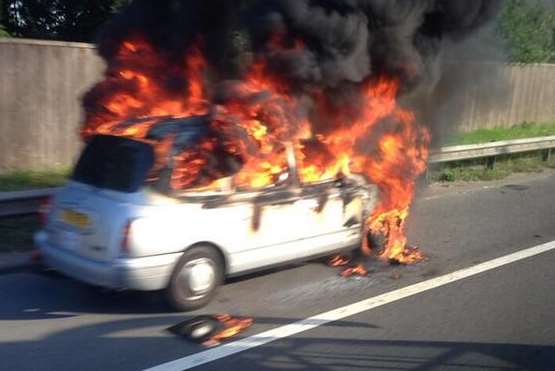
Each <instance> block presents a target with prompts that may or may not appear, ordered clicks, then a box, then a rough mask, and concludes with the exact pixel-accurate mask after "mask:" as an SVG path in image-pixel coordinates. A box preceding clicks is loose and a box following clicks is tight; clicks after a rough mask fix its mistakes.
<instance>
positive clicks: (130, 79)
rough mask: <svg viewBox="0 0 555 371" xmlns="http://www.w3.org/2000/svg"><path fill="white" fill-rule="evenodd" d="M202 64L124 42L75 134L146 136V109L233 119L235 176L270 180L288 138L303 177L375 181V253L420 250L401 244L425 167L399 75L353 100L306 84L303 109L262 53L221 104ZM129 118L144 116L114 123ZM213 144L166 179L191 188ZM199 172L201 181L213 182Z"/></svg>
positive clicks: (421, 136) (192, 55) (278, 42)
mask: <svg viewBox="0 0 555 371" xmlns="http://www.w3.org/2000/svg"><path fill="white" fill-rule="evenodd" d="M303 48H304V43H303V40H294V42H293V43H292V44H291V45H288V44H287V43H286V42H284V41H283V38H282V37H281V36H280V35H276V36H275V37H274V38H272V39H271V40H270V42H269V45H268V49H269V50H270V51H271V50H272V49H282V50H283V49H287V50H288V52H291V53H297V52H300V51H302V49H303ZM208 68H209V66H208V65H207V63H206V61H205V58H204V56H203V53H202V49H201V47H199V46H193V47H191V48H190V50H189V53H188V55H187V57H186V58H185V61H182V62H181V63H176V62H175V61H174V60H170V59H169V57H166V56H164V55H163V54H162V53H160V52H159V51H157V50H156V49H155V48H154V47H153V46H152V45H150V44H149V43H148V42H146V41H145V40H142V39H137V38H136V39H133V40H127V41H125V42H123V43H122V45H121V48H120V51H119V53H118V54H117V57H116V63H113V64H111V67H110V68H109V70H108V73H107V78H106V80H105V81H103V82H101V83H100V84H98V85H97V86H96V87H95V88H94V90H93V92H92V93H93V94H92V96H96V97H97V98H96V100H95V101H94V105H93V106H92V107H87V108H88V109H87V117H86V123H85V125H84V127H83V129H82V136H83V137H84V138H88V137H90V136H91V135H94V134H112V135H121V136H128V137H133V138H136V139H139V140H146V139H145V136H146V134H147V132H148V130H149V129H150V128H151V127H152V126H153V125H155V123H156V122H157V121H156V120H154V119H148V117H151V116H171V117H189V116H193V115H200V114H207V113H211V117H212V119H211V120H212V124H211V125H212V126H213V127H214V128H216V129H217V130H220V131H226V130H230V129H231V127H232V126H236V127H238V128H240V129H242V130H244V132H245V133H246V137H247V138H246V141H242V140H236V141H230V142H227V143H224V147H225V149H226V151H227V152H228V153H230V154H234V155H240V156H241V158H243V159H244V160H245V161H244V164H243V166H242V167H241V169H240V171H239V173H238V174H236V180H237V183H238V184H237V185H238V186H239V187H253V188H262V187H265V186H268V185H271V184H273V183H275V182H276V181H277V179H278V177H279V175H280V174H281V173H282V172H283V171H284V170H285V169H286V167H287V159H286V155H285V150H284V145H283V143H284V142H286V141H289V142H292V143H293V144H294V146H295V150H296V153H297V158H298V174H299V179H300V181H301V182H303V183H310V182H316V181H321V180H327V179H332V178H334V177H336V176H338V175H341V174H343V175H348V174H350V173H358V174H362V175H364V176H365V177H366V178H368V179H369V180H370V181H372V182H373V183H375V184H376V185H377V186H378V188H379V190H380V201H379V205H378V206H377V208H376V209H375V210H374V211H373V213H372V214H371V215H370V216H369V217H368V220H367V222H366V230H367V231H368V232H369V233H372V234H381V235H384V236H386V238H385V246H384V248H383V250H382V251H383V252H382V253H381V254H380V257H381V258H383V259H385V260H390V261H397V262H401V263H412V262H416V261H418V260H420V259H421V258H422V255H421V254H420V253H419V252H417V250H413V249H408V248H407V247H406V237H405V220H406V218H407V216H408V213H409V208H410V204H411V202H412V199H413V197H414V187H415V179H416V178H417V177H418V176H419V175H420V174H422V173H423V172H424V171H425V169H426V163H427V159H428V147H429V143H430V134H429V132H428V130H427V129H426V128H425V127H423V126H421V125H419V124H418V123H417V122H416V119H415V116H414V114H413V113H412V112H409V111H407V110H406V109H404V108H401V107H400V106H399V105H398V103H397V97H398V95H399V88H400V82H399V80H398V79H396V78H392V77H388V76H381V77H379V78H372V79H369V80H367V81H365V82H363V83H362V84H360V86H359V87H358V88H355V89H358V90H357V91H356V95H357V96H356V98H355V100H358V103H359V104H341V103H338V102H333V101H332V98H331V97H330V96H329V94H327V93H326V91H324V90H321V89H319V88H314V89H313V90H312V91H308V92H303V93H302V94H301V95H303V96H304V97H305V98H306V96H309V97H310V98H311V99H312V101H313V104H312V114H311V115H310V116H309V115H307V114H306V113H305V112H304V110H303V105H304V102H303V99H301V97H300V95H298V94H296V93H295V92H294V91H293V89H292V87H291V86H290V85H291V84H290V83H289V82H288V81H287V80H285V79H283V78H280V77H278V76H276V75H275V74H273V73H272V72H271V69H270V68H268V64H267V60H265V59H264V58H261V59H259V60H256V61H255V62H254V63H253V64H252V66H251V67H250V69H249V72H248V73H247V74H246V76H244V77H243V78H242V79H241V81H239V82H237V83H235V84H234V85H233V88H232V89H233V94H231V96H232V98H228V99H227V100H225V101H223V102H221V101H220V102H219V103H214V101H213V99H212V97H211V96H210V94H209V93H208V89H207V86H208V83H207V78H206V76H207V73H206V71H207V69H208ZM160 71H162V72H164V71H171V73H172V74H173V75H175V74H176V71H177V75H178V76H182V78H183V81H186V84H184V85H183V87H182V88H181V90H179V89H175V88H174V89H168V87H167V85H168V84H167V81H165V80H164V78H165V77H164V74H161V73H160ZM132 118H145V119H143V120H140V121H138V122H137V123H134V124H130V125H127V126H121V125H118V124H119V123H120V122H122V121H124V120H128V119H132ZM318 118H322V119H323V121H325V122H324V123H322V122H320V121H319V119H318ZM169 144H170V143H169V141H168V140H165V141H162V143H160V142H159V143H155V145H156V146H155V149H156V154H157V158H158V160H157V165H155V167H154V170H153V173H154V172H155V171H156V170H159V165H160V163H161V161H160V160H159V158H160V157H162V156H163V155H165V154H166V153H167V148H168V146H169ZM216 144H217V143H215V142H214V141H213V140H205V141H203V142H202V143H199V145H197V146H195V148H191V149H186V150H184V151H183V152H182V153H179V154H177V155H176V157H175V158H174V160H175V171H174V174H172V179H171V186H172V187H173V188H176V189H184V188H187V187H191V186H192V185H197V186H198V185H199V179H200V178H202V174H203V171H204V170H205V167H206V166H207V164H208V160H207V158H208V157H209V154H210V153H211V152H213V151H214V149H215V148H216ZM154 176H155V174H153V175H152V177H154ZM204 178H206V179H204ZM204 178H202V181H200V183H201V184H200V186H209V185H210V184H213V182H214V181H215V180H216V179H213V178H210V177H206V176H205V177H204ZM362 249H363V252H365V253H366V254H370V253H371V252H372V251H373V250H376V246H369V245H368V244H366V243H365V244H364V245H363V247H362Z"/></svg>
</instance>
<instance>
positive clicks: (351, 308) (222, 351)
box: [146, 241, 555, 371]
mask: <svg viewBox="0 0 555 371" xmlns="http://www.w3.org/2000/svg"><path fill="white" fill-rule="evenodd" d="M552 250H555V241H551V242H548V243H545V244H543V245H538V246H534V247H531V248H528V249H525V250H521V251H518V252H515V253H513V254H509V255H505V256H502V257H500V258H497V259H493V260H489V261H487V262H484V263H481V264H478V265H475V266H472V267H469V268H465V269H461V270H458V271H456V272H453V273H448V274H446V275H443V276H440V277H437V278H433V279H430V280H428V281H423V282H420V283H417V284H414V285H410V286H407V287H404V288H401V289H398V290H395V291H391V292H387V293H385V294H381V295H378V296H375V297H372V298H368V299H365V300H362V301H359V302H357V303H354V304H350V305H346V306H344V307H341V308H337V309H334V310H331V311H329V312H325V313H321V314H317V315H315V316H312V317H309V318H306V319H303V320H300V321H297V322H294V323H291V324H289V325H285V326H281V327H278V328H275V329H272V330H268V331H265V332H262V333H260V334H256V335H253V336H250V337H248V338H245V339H241V340H237V341H234V342H231V343H227V344H224V345H222V346H219V347H217V348H213V349H208V350H205V351H202V352H199V353H195V354H192V355H189V356H186V357H183V358H180V359H177V360H175V361H171V362H167V363H163V364H161V365H159V366H155V367H153V368H150V369H148V370H146V371H183V370H189V369H191V368H193V367H197V366H200V365H203V364H206V363H210V362H213V361H216V360H218V359H222V358H225V357H229V356H231V355H234V354H237V353H240V352H243V351H245V350H248V349H252V348H256V347H259V346H261V345H264V344H268V343H270V342H272V341H275V340H279V339H283V338H286V337H289V336H293V335H296V334H298V333H301V332H304V331H308V330H311V329H313V328H316V327H319V326H322V325H325V324H327V323H330V322H333V321H337V320H340V319H343V318H346V317H350V316H353V315H355V314H358V313H362V312H365V311H368V310H370V309H374V308H378V307H381V306H383V305H386V304H389V303H393V302H395V301H398V300H401V299H404V298H406V297H409V296H412V295H416V294H419V293H422V292H425V291H428V290H431V289H434V288H437V287H440V286H444V285H447V284H449V283H452V282H455V281H459V280H462V279H465V278H468V277H471V276H475V275H477V274H480V273H483V272H486V271H489V270H492V269H495V268H499V267H501V266H503V265H507V264H510V263H514V262H517V261H519V260H523V259H526V258H530V257H532V256H535V255H539V254H542V253H545V252H548V251H552Z"/></svg>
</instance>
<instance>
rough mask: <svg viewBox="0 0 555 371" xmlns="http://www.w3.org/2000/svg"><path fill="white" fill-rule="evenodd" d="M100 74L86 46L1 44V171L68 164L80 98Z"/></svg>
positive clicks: (13, 41)
mask: <svg viewBox="0 0 555 371" xmlns="http://www.w3.org/2000/svg"><path fill="white" fill-rule="evenodd" d="M103 70H104V65H103V62H102V60H101V59H100V57H98V56H97V55H96V52H95V49H94V47H93V46H92V45H90V44H81V43H65V42H51V41H48V42H45V41H36V40H21V39H0V171H6V170H13V169H41V168H52V167H57V166H67V165H70V164H72V163H73V161H74V160H75V156H76V154H77V152H78V151H79V148H80V141H79V137H78V128H79V124H80V122H81V121H82V109H81V103H80V98H81V96H82V95H83V94H84V93H85V92H86V91H87V90H88V89H89V88H90V87H91V86H92V85H93V84H94V83H95V82H96V81H98V80H99V79H100V78H101V76H102V73H103Z"/></svg>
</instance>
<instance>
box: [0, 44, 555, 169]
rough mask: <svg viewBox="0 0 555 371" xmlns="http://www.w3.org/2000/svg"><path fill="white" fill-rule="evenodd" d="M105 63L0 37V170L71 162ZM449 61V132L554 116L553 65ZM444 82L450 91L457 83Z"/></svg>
mask: <svg viewBox="0 0 555 371" xmlns="http://www.w3.org/2000/svg"><path fill="white" fill-rule="evenodd" d="M104 68H105V67H104V63H103V61H102V60H101V59H100V57H98V56H97V54H96V53H95V50H94V47H93V46H92V45H90V44H82V43H65V42H51V41H36V40H22V39H0V172H5V171H8V170H14V169H41V168H49V167H56V166H68V165H70V164H72V163H73V161H74V160H75V157H76V155H77V153H78V151H79V148H80V140H79V137H78V130H79V126H80V123H81V122H82V116H83V113H82V108H81V105H80V99H81V97H82V95H83V94H84V93H85V92H86V91H87V90H88V89H89V88H90V87H91V86H92V85H93V84H94V83H95V82H97V81H99V80H100V79H101V78H102V73H103V70H104ZM451 68H452V71H450V73H452V74H458V75H461V74H462V73H463V72H462V71H464V75H461V76H459V79H460V80H459V81H466V83H464V84H461V87H460V88H459V91H457V94H455V96H456V97H455V99H454V101H452V102H451V103H450V104H447V105H446V106H445V107H444V109H445V110H446V113H445V114H446V115H450V116H452V115H451V111H454V110H456V111H457V112H458V113H457V115H456V117H457V118H456V120H455V122H456V123H457V125H455V126H454V127H453V126H451V125H449V126H451V128H449V131H451V130H453V129H454V130H458V131H471V130H475V129H478V128H490V127H498V126H502V127H510V126H512V125H515V124H519V123H521V122H523V121H536V122H555V65H509V64H488V65H486V64H479V63H476V64H473V65H465V67H464V68H460V66H452V67H451ZM468 81H472V82H473V83H471V84H468V83H467V82H468ZM474 82H475V83H474ZM446 89H449V93H448V95H451V93H452V92H453V91H452V90H453V89H456V85H455V86H453V84H448V85H447V87H446ZM446 117H447V116H446ZM451 118H452V117H451Z"/></svg>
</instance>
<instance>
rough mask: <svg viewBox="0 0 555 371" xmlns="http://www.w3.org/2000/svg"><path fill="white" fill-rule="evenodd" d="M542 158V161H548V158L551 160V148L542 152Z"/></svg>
mask: <svg viewBox="0 0 555 371" xmlns="http://www.w3.org/2000/svg"><path fill="white" fill-rule="evenodd" d="M542 160H543V161H549V160H551V148H549V149H546V150H545V151H544V152H543V155H542Z"/></svg>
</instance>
